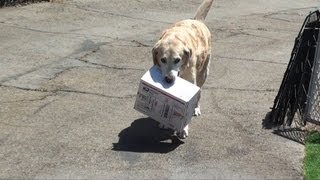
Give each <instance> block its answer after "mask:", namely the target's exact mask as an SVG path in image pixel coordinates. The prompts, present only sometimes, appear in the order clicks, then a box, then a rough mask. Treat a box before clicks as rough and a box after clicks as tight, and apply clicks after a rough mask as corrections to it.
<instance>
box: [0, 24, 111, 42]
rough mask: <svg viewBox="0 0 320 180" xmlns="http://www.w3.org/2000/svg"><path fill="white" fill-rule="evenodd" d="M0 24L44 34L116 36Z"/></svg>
mask: <svg viewBox="0 0 320 180" xmlns="http://www.w3.org/2000/svg"><path fill="white" fill-rule="evenodd" d="M0 24H3V25H6V26H9V27H14V28H18V29H23V30H28V31H33V32H37V33H46V34H55V35H78V36H81V37H87V36H93V37H104V38H108V39H112V40H115V39H117V38H113V37H110V36H105V35H95V34H83V33H71V32H59V31H45V30H40V29H34V28H29V27H23V26H19V25H17V24H12V23H6V22H0Z"/></svg>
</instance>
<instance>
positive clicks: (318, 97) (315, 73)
mask: <svg viewBox="0 0 320 180" xmlns="http://www.w3.org/2000/svg"><path fill="white" fill-rule="evenodd" d="M319 36H320V32H319V35H318V42H317V49H316V54H315V61H314V63H313V64H314V65H313V68H312V76H311V80H310V87H309V92H308V96H307V107H306V114H305V119H306V121H309V122H312V123H315V124H320V38H319Z"/></svg>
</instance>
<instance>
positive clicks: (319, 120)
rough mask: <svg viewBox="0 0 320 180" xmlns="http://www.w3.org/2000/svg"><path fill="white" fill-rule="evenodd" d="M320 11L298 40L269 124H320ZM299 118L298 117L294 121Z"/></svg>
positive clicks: (308, 17)
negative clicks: (307, 122)
mask: <svg viewBox="0 0 320 180" xmlns="http://www.w3.org/2000/svg"><path fill="white" fill-rule="evenodd" d="M319 29H320V12H319V11H318V10H317V11H314V12H312V13H310V14H309V15H308V16H307V17H306V19H305V21H304V23H303V25H302V28H301V30H300V32H299V34H298V36H297V37H296V40H295V45H294V48H293V50H292V53H291V58H290V61H289V64H288V67H287V70H286V72H285V74H284V77H283V80H282V83H281V86H280V89H279V92H278V94H277V96H276V98H275V100H274V106H273V108H272V111H271V113H270V117H269V121H270V122H268V123H269V124H270V123H271V124H272V125H273V126H282V127H290V126H291V124H292V122H293V121H294V120H295V122H298V124H299V125H305V124H306V121H309V122H312V123H315V124H318V125H320V35H319V33H320V30H319ZM295 117H297V118H295Z"/></svg>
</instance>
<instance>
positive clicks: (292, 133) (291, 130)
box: [262, 112, 307, 144]
mask: <svg viewBox="0 0 320 180" xmlns="http://www.w3.org/2000/svg"><path fill="white" fill-rule="evenodd" d="M262 128H264V129H272V130H273V132H272V133H273V134H276V135H278V136H281V137H284V138H286V139H289V140H292V141H295V142H297V143H300V144H304V139H305V137H306V134H307V131H306V130H302V129H301V128H299V127H290V126H289V127H285V125H279V124H276V123H274V122H272V120H271V112H268V113H267V114H266V116H265V118H264V119H263V120H262Z"/></svg>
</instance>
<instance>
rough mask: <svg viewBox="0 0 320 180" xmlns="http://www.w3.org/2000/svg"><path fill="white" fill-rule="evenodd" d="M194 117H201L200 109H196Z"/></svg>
mask: <svg viewBox="0 0 320 180" xmlns="http://www.w3.org/2000/svg"><path fill="white" fill-rule="evenodd" d="M193 115H194V116H200V115H201V111H200V107H196V108H194V112H193Z"/></svg>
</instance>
